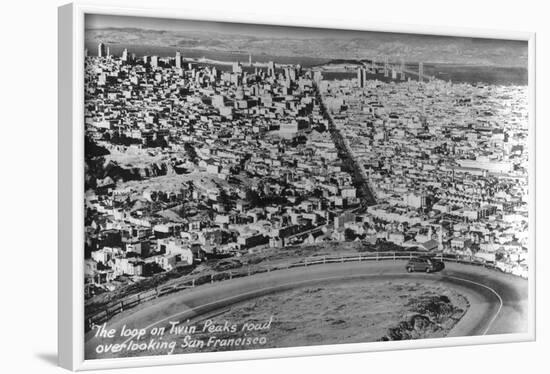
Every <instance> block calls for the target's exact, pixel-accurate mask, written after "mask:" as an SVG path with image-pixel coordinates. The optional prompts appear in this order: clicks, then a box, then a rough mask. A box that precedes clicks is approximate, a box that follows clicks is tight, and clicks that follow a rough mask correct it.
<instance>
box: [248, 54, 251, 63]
mask: <svg viewBox="0 0 550 374" xmlns="http://www.w3.org/2000/svg"><path fill="white" fill-rule="evenodd" d="M248 65H250V66H252V54H248Z"/></svg>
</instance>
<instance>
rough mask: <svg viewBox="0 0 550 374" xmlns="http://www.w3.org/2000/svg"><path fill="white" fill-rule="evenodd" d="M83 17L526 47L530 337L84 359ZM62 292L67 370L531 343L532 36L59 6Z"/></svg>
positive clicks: (61, 346) (62, 350)
mask: <svg viewBox="0 0 550 374" xmlns="http://www.w3.org/2000/svg"><path fill="white" fill-rule="evenodd" d="M86 14H105V15H121V16H141V17H158V18H176V19H177V18H180V19H188V20H204V21H222V22H223V21H228V22H229V21H230V22H243V23H256V24H273V25H283V26H304V27H323V28H324V27H327V28H339V29H354V30H365V31H380V32H397V33H412V34H430V35H447V36H462V37H480V38H494V39H512V40H522V41H526V42H528V51H529V52H528V53H529V62H528V86H529V113H530V116H529V147H530V148H529V151H530V153H531V154H532V156H531V157H529V165H530V167H529V176H528V178H529V243H530V248H529V254H530V256H529V295H530V297H529V305H528V309H529V321H528V331H527V333H521V334H506V335H487V336H473V337H456V338H440V339H425V340H415V341H395V342H373V343H356V344H340V345H322V346H309V347H292V348H276V349H262V350H248V351H236V352H217V353H190V354H180V355H172V356H154V357H140V358H121V359H95V360H85V359H84V330H85V329H84V324H85V321H84V317H83V316H84V292H83V290H84V284H83V274H84V262H83V251H82V250H81V248H83V245H84V230H83V229H84V224H83V222H84V204H83V201H84V114H83V113H84V88H83V87H84V17H85V15H86ZM58 16H59V20H58V27H59V28H58V37H59V39H58V45H59V70H58V74H59V108H58V110H59V134H58V139H59V154H58V170H59V180H58V186H59V187H58V197H59V217H58V222H59V223H58V228H59V231H58V235H59V249H58V250H59V252H58V253H59V254H58V268H59V281H58V283H59V288H58V295H59V296H58V309H59V311H58V314H59V320H58V326H59V333H58V336H59V337H58V352H59V364H60V366H62V367H64V368H66V369H69V370H92V369H107V368H122V367H141V366H154V365H171V364H186V363H199V362H217V361H231V360H243V359H267V358H275V357H295V356H304V355H327V354H342V353H353V352H372V351H382V350H384V351H386V350H400V349H411V348H431V347H443V346H460V345H471V344H494V343H507V342H519V341H532V340H534V339H535V298H534V295H535V255H536V252H535V157H534V154H535V132H536V128H535V123H536V118H535V74H536V71H535V34H534V33H526V32H508V31H506V32H505V31H499V30H476V29H458V28H442V27H431V26H428V25H426V26H422V27H419V26H404V25H388V24H373V23H369V24H368V26H361V27H360V26H359V25H355V24H351V25H350V24H347V23H346V22H345V20H340V21H338V20H336V21H335V20H328V19H326V20H319V19H305V18H299V17H298V18H294V17H285V18H284V19H283V18H282V17H277V16H273V17H270V18H267V17H257V16H255V15H253V14H239V13H238V12H237V11H236V12H235V13H234V14H213V13H211V12H205V11H198V10H193V9H159V8H155V7H154V5H153V4H152V7H151V8H149V9H145V8H134V7H131V6H128V7H121V6H112V5H101V6H100V5H96V4H94V5H92V4H87V3H84V2H75V3H72V4H68V5H65V6H62V7H60V8H59V13H58Z"/></svg>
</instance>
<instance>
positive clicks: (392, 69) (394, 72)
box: [391, 66, 397, 80]
mask: <svg viewBox="0 0 550 374" xmlns="http://www.w3.org/2000/svg"><path fill="white" fill-rule="evenodd" d="M391 79H393V80H395V79H397V69H396V68H395V66H392V68H391Z"/></svg>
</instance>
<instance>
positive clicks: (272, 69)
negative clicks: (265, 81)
mask: <svg viewBox="0 0 550 374" xmlns="http://www.w3.org/2000/svg"><path fill="white" fill-rule="evenodd" d="M267 75H268V76H269V77H273V76H275V63H274V62H273V61H269V62H268V63H267Z"/></svg>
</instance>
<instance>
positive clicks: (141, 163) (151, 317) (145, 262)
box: [82, 14, 533, 360]
mask: <svg viewBox="0 0 550 374" xmlns="http://www.w3.org/2000/svg"><path fill="white" fill-rule="evenodd" d="M84 37H85V42H84V47H85V51H84V65H85V66H84V127H85V131H84V136H85V139H84V145H85V156H84V161H85V180H84V189H85V191H84V198H85V201H83V202H82V203H83V204H84V209H85V220H84V221H85V222H84V225H85V243H84V248H82V251H83V252H82V255H83V261H84V262H85V265H84V299H85V301H84V316H83V318H84V320H85V344H84V349H85V359H86V360H91V359H106V358H128V357H144V356H159V355H180V354H189V353H203V352H221V351H241V350H259V349H266V348H286V347H303V346H319V345H339V344H350V343H371V342H378V343H384V344H386V343H388V344H389V342H395V341H403V340H410V341H421V340H426V339H434V338H439V339H450V338H453V337H465V336H467V337H475V336H485V335H503V334H521V333H523V334H525V333H527V332H528V319H529V310H528V308H529V297H530V295H529V292H528V285H529V264H530V262H529V260H530V256H531V254H532V253H531V251H530V248H532V243H530V242H529V240H530V236H529V229H530V227H529V219H530V217H531V214H532V213H531V212H530V209H529V193H530V191H529V169H530V168H529V161H530V159H531V157H533V150H532V149H531V148H530V141H529V139H530V138H529V137H530V134H529V103H528V45H527V42H526V41H518V40H503V39H485V38H472V37H458V36H441V35H422V34H405V33H390V32H371V31H359V30H358V31H355V30H345V29H326V28H306V27H290V26H277V25H259V24H243V23H227V22H212V21H200V20H186V19H165V18H151V17H131V16H115V15H104V14H87V15H86V18H85V32H84ZM413 347H414V345H413Z"/></svg>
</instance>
